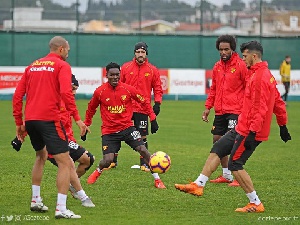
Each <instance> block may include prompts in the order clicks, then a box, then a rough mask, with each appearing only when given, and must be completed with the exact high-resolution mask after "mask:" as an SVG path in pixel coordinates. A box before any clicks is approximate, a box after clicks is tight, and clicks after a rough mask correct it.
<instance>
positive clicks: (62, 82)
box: [13, 53, 80, 125]
mask: <svg viewBox="0 0 300 225" xmlns="http://www.w3.org/2000/svg"><path fill="white" fill-rule="evenodd" d="M71 75H72V73H71V67H70V65H69V64H68V63H67V62H65V61H63V60H62V58H61V57H60V56H59V55H57V54H55V53H50V54H48V55H47V56H45V57H44V58H41V59H38V60H36V61H34V62H33V63H32V64H31V65H29V66H28V67H27V68H26V69H25V72H24V74H23V76H22V78H21V80H20V81H19V83H18V85H17V88H16V91H15V93H14V96H13V116H14V117H15V123H16V125H22V124H23V112H22V108H23V97H24V96H25V95H26V106H25V121H28V120H43V121H59V120H60V103H61V100H63V101H64V103H65V105H66V108H67V110H68V111H69V112H70V114H71V116H72V117H73V118H74V119H75V121H78V120H80V116H79V113H78V110H77V107H76V104H75V99H74V96H73V94H72V90H71V85H70V84H71Z"/></svg>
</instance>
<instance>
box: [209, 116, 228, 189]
mask: <svg viewBox="0 0 300 225" xmlns="http://www.w3.org/2000/svg"><path fill="white" fill-rule="evenodd" d="M226 117H227V116H226V114H224V115H216V116H215V119H214V122H213V127H212V129H211V133H212V134H213V144H214V143H216V142H217V141H218V140H220V138H221V137H222V136H223V135H224V134H225V133H226V132H227V131H228V120H227V119H226ZM221 166H222V172H223V173H222V175H220V176H218V177H217V178H216V179H214V180H210V182H211V183H230V182H232V181H233V176H232V175H231V171H230V170H228V156H227V155H226V156H224V157H223V158H222V159H221Z"/></svg>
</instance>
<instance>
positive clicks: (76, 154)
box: [69, 141, 95, 178]
mask: <svg viewBox="0 0 300 225" xmlns="http://www.w3.org/2000/svg"><path fill="white" fill-rule="evenodd" d="M69 148H70V156H71V158H72V159H73V161H74V162H78V163H79V164H78V166H77V168H76V173H77V175H78V177H79V178H80V177H81V176H82V175H84V174H85V173H86V171H87V170H88V169H89V168H90V167H91V166H92V165H93V163H94V161H95V157H94V156H93V155H92V154H91V153H90V152H88V151H87V150H86V149H85V148H83V147H82V146H80V145H79V144H77V143H76V142H74V141H70V142H69Z"/></svg>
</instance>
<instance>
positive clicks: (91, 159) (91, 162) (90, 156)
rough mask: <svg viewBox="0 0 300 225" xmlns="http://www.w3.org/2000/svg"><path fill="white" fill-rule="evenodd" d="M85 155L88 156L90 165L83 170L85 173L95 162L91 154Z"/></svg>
mask: <svg viewBox="0 0 300 225" xmlns="http://www.w3.org/2000/svg"><path fill="white" fill-rule="evenodd" d="M86 154H87V156H88V157H89V159H90V163H89V166H88V167H86V168H85V171H87V170H89V169H90V168H91V166H92V165H93V164H94V162H95V157H94V156H93V155H92V153H90V152H87V153H86Z"/></svg>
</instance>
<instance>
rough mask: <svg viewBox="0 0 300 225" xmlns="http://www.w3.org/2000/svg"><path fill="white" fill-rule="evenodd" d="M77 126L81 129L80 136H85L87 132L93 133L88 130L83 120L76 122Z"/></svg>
mask: <svg viewBox="0 0 300 225" xmlns="http://www.w3.org/2000/svg"><path fill="white" fill-rule="evenodd" d="M76 124H77V126H78V127H79V129H80V136H84V135H85V133H86V132H89V133H90V132H91V131H90V128H88V127H87V126H86V125H85V123H84V122H83V121H82V120H78V121H76Z"/></svg>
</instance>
